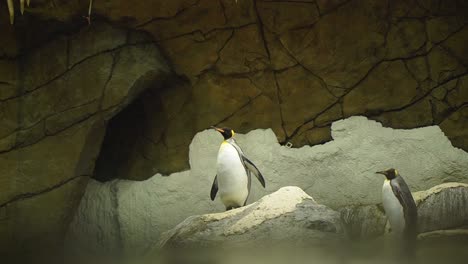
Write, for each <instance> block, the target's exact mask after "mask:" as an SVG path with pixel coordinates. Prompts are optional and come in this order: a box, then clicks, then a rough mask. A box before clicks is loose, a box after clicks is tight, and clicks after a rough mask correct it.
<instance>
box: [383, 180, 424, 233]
mask: <svg viewBox="0 0 468 264" xmlns="http://www.w3.org/2000/svg"><path fill="white" fill-rule="evenodd" d="M390 186H391V187H392V191H393V193H394V194H395V196H396V197H397V199H398V201H399V202H400V203H401V205H403V215H404V217H405V236H406V237H407V238H410V239H411V238H415V237H416V235H417V229H418V228H417V221H418V210H417V208H416V203H415V202H414V199H413V195H412V194H411V191H410V189H409V187H408V185H407V184H406V182H405V180H404V179H403V178H402V177H401V176H397V177H396V178H395V179H393V180H391V181H390Z"/></svg>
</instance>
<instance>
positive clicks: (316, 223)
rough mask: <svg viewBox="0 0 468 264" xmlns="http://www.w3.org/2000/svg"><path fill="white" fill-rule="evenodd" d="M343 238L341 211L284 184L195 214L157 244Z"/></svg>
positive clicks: (327, 240) (247, 242)
mask: <svg viewBox="0 0 468 264" xmlns="http://www.w3.org/2000/svg"><path fill="white" fill-rule="evenodd" d="M341 238H343V233H342V229H341V223H340V218H339V213H338V212H336V211H333V210H332V209H330V208H328V207H326V206H324V205H320V204H318V203H317V202H316V201H315V200H314V199H313V198H312V197H310V196H309V195H307V194H306V193H305V192H304V191H302V190H301V189H300V188H298V187H283V188H281V189H279V190H278V191H276V192H274V193H272V194H270V195H267V196H265V197H263V198H262V199H260V200H259V201H257V202H255V203H253V204H250V205H248V206H245V207H241V208H238V209H234V210H232V211H227V212H223V213H216V214H206V215H199V216H192V217H190V218H188V219H186V220H185V221H184V222H182V223H181V224H179V225H177V226H176V227H175V228H174V229H172V230H170V231H168V232H167V233H165V234H163V235H162V238H161V240H160V242H159V244H158V246H159V247H180V246H194V245H195V246H215V245H216V246H219V245H220V244H231V243H232V244H242V245H245V246H249V245H254V244H256V243H260V242H269V243H275V242H276V243H278V242H292V243H301V242H303V243H306V242H307V243H309V244H310V243H315V244H327V243H333V242H337V241H338V240H339V239H341Z"/></svg>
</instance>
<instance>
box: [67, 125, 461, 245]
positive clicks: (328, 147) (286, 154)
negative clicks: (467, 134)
mask: <svg viewBox="0 0 468 264" xmlns="http://www.w3.org/2000/svg"><path fill="white" fill-rule="evenodd" d="M332 136H333V138H334V140H333V141H331V142H328V143H326V144H323V145H319V146H313V147H308V146H306V147H302V148H300V149H294V148H287V147H285V146H281V145H280V144H278V141H277V138H276V136H275V134H274V133H273V132H272V130H255V131H252V132H250V133H248V134H246V135H242V134H236V139H237V142H238V143H239V145H240V146H241V147H242V148H243V150H244V152H245V154H246V155H247V156H248V157H249V159H250V160H252V161H253V162H254V163H255V164H256V165H257V167H258V168H259V169H260V171H261V172H262V174H263V175H264V177H265V180H266V182H267V184H266V186H267V188H266V189H263V188H262V187H261V186H260V184H258V182H257V181H256V180H255V179H254V180H253V181H252V191H251V194H250V196H249V197H250V198H249V201H248V202H249V203H251V202H253V201H256V200H258V199H260V198H261V197H263V196H264V195H268V194H271V193H273V192H275V191H276V190H278V189H279V188H281V187H283V186H290V185H295V186H298V187H300V188H301V189H303V190H304V191H305V192H306V193H307V194H308V195H310V196H313V197H314V199H315V200H316V201H317V202H318V203H319V204H324V205H326V206H329V207H331V208H341V207H344V206H349V205H351V207H350V208H348V209H349V210H348V211H347V212H345V213H343V211H341V215H342V219H343V221H344V222H345V225H344V231H345V232H346V233H347V234H348V235H349V236H350V237H353V238H364V237H365V238H369V237H376V236H379V235H380V234H382V233H383V232H384V228H385V222H386V220H385V216H384V214H383V212H382V210H381V209H380V208H379V207H378V206H374V205H373V204H378V203H380V202H381V190H382V184H383V181H384V179H383V178H382V177H381V176H380V175H377V174H375V172H376V171H379V170H382V169H385V168H389V167H395V168H398V170H399V171H400V173H401V174H402V175H403V176H404V177H405V180H406V182H407V183H408V185H409V186H410V188H411V190H413V191H420V190H427V189H429V188H431V187H433V186H435V185H438V184H441V183H443V182H447V181H453V182H464V183H468V177H467V176H466V175H468V153H466V152H464V151H463V150H461V149H458V148H454V147H453V146H452V145H451V144H450V141H449V140H448V139H447V138H446V137H445V135H444V134H443V133H442V131H441V130H440V128H438V127H437V126H431V127H424V128H417V129H411V130H402V129H391V128H384V127H382V126H381V124H379V123H377V122H376V121H371V120H368V119H367V118H365V117H351V118H348V119H345V120H340V121H337V122H335V123H334V124H333V125H332ZM221 141H222V137H221V136H220V135H219V133H218V132H216V131H214V130H206V131H203V132H201V133H199V134H197V135H196V136H195V137H194V139H193V141H192V143H191V145H190V157H189V159H190V166H191V169H190V170H188V171H183V172H178V173H173V174H171V175H170V176H163V175H161V174H156V175H154V176H153V177H152V178H150V179H148V180H146V181H129V180H114V181H110V182H105V183H100V182H97V181H94V180H91V181H90V187H89V188H87V190H86V194H85V195H84V197H83V200H82V203H81V205H80V207H79V208H78V212H77V215H76V217H75V218H74V220H73V222H72V224H71V226H70V231H69V232H70V233H69V236H68V237H69V239H68V241H70V242H71V243H70V244H69V246H70V247H71V248H72V249H75V250H77V251H78V254H81V253H82V252H80V250H82V251H83V252H89V250H91V251H93V250H95V249H98V248H101V249H102V251H103V252H112V251H113V250H115V247H114V245H119V246H118V248H117V249H118V251H119V252H136V251H138V250H141V249H142V248H146V245H148V244H151V243H153V242H154V241H156V240H158V239H159V237H160V235H161V233H163V232H165V231H167V230H169V229H171V228H173V227H174V226H175V225H176V224H177V223H180V222H182V221H183V220H184V219H186V218H187V217H189V216H192V215H200V214H207V213H215V212H221V211H224V207H223V206H222V203H221V202H220V201H219V200H218V199H216V200H215V201H214V202H212V201H211V200H210V198H209V192H210V188H211V184H212V182H213V178H214V176H215V175H216V165H215V164H216V155H217V151H218V148H219V145H220V143H221ZM111 186H112V187H111ZM111 189H112V192H111V191H110V190H111ZM457 199H458V198H457ZM102 200H103V201H104V202H103V203H101V202H98V201H102ZM113 201H114V202H113ZM362 204H370V205H369V206H368V207H366V209H365V210H364V211H360V210H361V208H360V207H359V205H362ZM107 205H112V206H111V207H110V208H108V207H107ZM162 212H163V213H162ZM457 221H458V220H457ZM110 223H112V224H110ZM103 230H110V231H105V232H104V231H103ZM97 234H99V235H98V238H96V235H97ZM103 240H108V242H107V243H106V242H103Z"/></svg>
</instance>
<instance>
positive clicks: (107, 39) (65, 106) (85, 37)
mask: <svg viewBox="0 0 468 264" xmlns="http://www.w3.org/2000/svg"><path fill="white" fill-rule="evenodd" d="M132 34H133V33H131V32H128V31H126V30H122V29H118V28H114V27H112V26H110V25H109V24H102V23H101V24H95V25H94V27H92V28H85V29H83V30H81V31H79V32H78V33H76V34H70V35H66V34H61V35H56V36H54V37H53V38H52V39H51V40H50V41H49V42H47V44H45V45H41V46H39V47H37V48H36V49H33V50H30V51H27V52H24V53H23V54H21V55H20V56H19V57H18V58H15V57H12V58H9V59H7V60H6V61H7V62H8V63H7V64H6V66H5V67H3V66H4V64H2V63H4V61H5V60H3V59H1V58H0V72H3V70H7V73H8V74H0V78H7V79H0V86H2V85H3V86H2V89H1V90H2V92H1V94H0V97H1V98H0V109H1V111H0V116H1V120H2V121H1V122H2V125H1V126H0V183H1V184H0V212H1V213H0V226H1V231H2V232H1V234H2V235H1V236H0V248H1V252H8V253H10V254H17V252H16V251H14V250H15V249H21V250H23V251H22V252H33V251H34V252H44V254H49V255H50V254H51V253H50V252H52V251H53V250H54V249H55V248H57V247H61V245H62V240H63V236H64V233H65V230H66V229H67V226H68V224H69V223H70V221H71V219H72V216H73V213H74V211H75V209H76V207H77V206H78V204H79V201H80V199H81V196H82V195H83V193H84V191H85V187H86V184H87V182H88V179H89V178H90V177H91V175H92V173H93V170H94V162H95V160H96V159H97V157H98V154H99V151H100V145H101V143H102V139H103V137H104V133H105V130H106V122H107V120H109V119H110V118H112V116H114V115H115V114H116V113H118V112H119V111H120V110H121V109H122V108H124V107H125V106H126V105H127V104H129V103H130V102H131V101H132V100H133V99H134V98H135V97H136V96H137V95H139V94H140V93H141V92H142V91H143V90H145V89H147V88H148V87H150V86H153V87H155V89H157V84H158V82H159V81H160V80H161V79H163V78H164V76H166V75H168V73H169V69H168V66H167V65H166V62H165V61H164V59H163V58H162V56H161V55H160V53H159V51H158V48H157V47H156V46H155V45H154V43H153V42H152V41H151V40H150V39H148V38H146V39H141V41H138V42H133V43H130V42H129V41H130V38H129V37H128V36H130V35H132ZM2 44H3V40H2ZM0 56H1V55H0ZM136 61H138V62H139V63H135V62H136ZM44 249H45V250H44ZM20 255H23V256H25V255H27V254H20Z"/></svg>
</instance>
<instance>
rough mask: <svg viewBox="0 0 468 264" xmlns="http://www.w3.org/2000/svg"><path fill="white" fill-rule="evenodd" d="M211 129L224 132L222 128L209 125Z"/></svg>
mask: <svg viewBox="0 0 468 264" xmlns="http://www.w3.org/2000/svg"><path fill="white" fill-rule="evenodd" d="M211 128H212V129H214V130H216V131H218V132H219V133H224V130H223V129H221V128H218V127H215V126H211Z"/></svg>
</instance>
